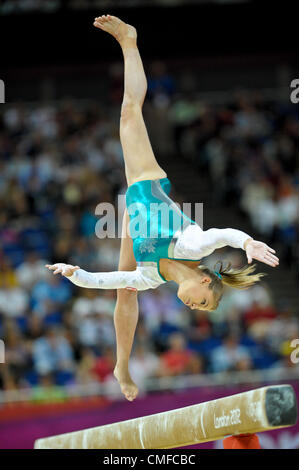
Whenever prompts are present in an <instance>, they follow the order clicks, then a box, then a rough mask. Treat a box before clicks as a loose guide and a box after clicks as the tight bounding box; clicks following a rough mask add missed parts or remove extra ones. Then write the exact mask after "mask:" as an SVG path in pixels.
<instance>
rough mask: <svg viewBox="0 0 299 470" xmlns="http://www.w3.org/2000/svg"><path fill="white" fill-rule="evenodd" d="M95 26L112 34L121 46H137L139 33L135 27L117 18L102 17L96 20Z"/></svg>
mask: <svg viewBox="0 0 299 470" xmlns="http://www.w3.org/2000/svg"><path fill="white" fill-rule="evenodd" d="M93 25H94V26H95V27H96V28H100V29H102V30H103V31H106V32H107V33H109V34H111V35H112V36H113V37H115V39H116V40H117V41H118V42H119V44H120V45H121V46H123V45H125V44H127V43H129V44H130V43H133V44H136V39H137V32H136V29H135V28H134V26H131V25H129V24H127V23H124V22H123V21H121V20H120V19H119V18H117V17H116V16H111V15H102V16H99V17H97V18H95V20H94V23H93Z"/></svg>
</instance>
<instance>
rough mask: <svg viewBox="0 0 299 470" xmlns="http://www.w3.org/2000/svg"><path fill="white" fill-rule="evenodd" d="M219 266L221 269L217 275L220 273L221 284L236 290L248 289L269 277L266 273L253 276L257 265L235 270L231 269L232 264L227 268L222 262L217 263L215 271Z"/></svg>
mask: <svg viewBox="0 0 299 470" xmlns="http://www.w3.org/2000/svg"><path fill="white" fill-rule="evenodd" d="M217 265H219V268H218V269H217V271H216V273H217V272H218V273H219V274H220V276H221V282H222V283H223V284H224V285H226V286H229V287H234V288H235V289H248V288H249V287H251V286H253V285H254V284H255V283H256V282H259V281H260V279H261V278H262V277H263V276H266V275H267V274H266V273H255V274H252V273H254V271H255V270H256V267H257V265H256V264H252V265H245V266H244V267H243V268H239V269H235V268H232V267H231V263H228V264H227V266H226V267H224V265H223V262H222V261H217V263H216V264H215V266H214V269H216V267H217Z"/></svg>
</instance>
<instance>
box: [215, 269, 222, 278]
mask: <svg viewBox="0 0 299 470" xmlns="http://www.w3.org/2000/svg"><path fill="white" fill-rule="evenodd" d="M214 273H215V274H216V276H218V277H219V279H222V276H221V274H220V273H219V272H218V271H214Z"/></svg>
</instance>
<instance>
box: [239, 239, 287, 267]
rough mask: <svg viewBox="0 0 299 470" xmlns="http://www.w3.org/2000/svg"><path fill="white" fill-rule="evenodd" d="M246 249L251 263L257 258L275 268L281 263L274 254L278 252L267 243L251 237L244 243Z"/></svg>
mask: <svg viewBox="0 0 299 470" xmlns="http://www.w3.org/2000/svg"><path fill="white" fill-rule="evenodd" d="M244 249H245V250H246V255H247V260H248V263H249V264H250V263H251V262H252V260H253V259H256V260H258V261H261V262H262V263H265V264H268V265H269V266H272V267H273V268H275V266H278V265H279V259H278V258H277V256H275V255H274V254H273V253H276V251H275V250H273V248H270V247H269V246H268V245H266V243H263V242H259V241H257V240H253V239H252V238H250V239H248V240H246V242H245V243H244Z"/></svg>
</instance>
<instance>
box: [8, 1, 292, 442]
mask: <svg viewBox="0 0 299 470" xmlns="http://www.w3.org/2000/svg"><path fill="white" fill-rule="evenodd" d="M283 5H284V6H283V7H282V4H281V3H279V4H278V5H277V6H272V7H271V8H269V7H268V5H266V3H263V2H249V1H247V2H246V1H242V2H241V1H240V2H226V1H221V2H204V1H202V2H199V1H197V2H195V1H193V2H192V1H183V0H181V1H172V0H167V1H166V0H164V1H161V0H160V1H158V0H156V1H151V2H148V1H141V0H140V1H137V0H136V1H130V2H129V1H121V0H119V1H114V2H113V1H105V2H104V1H98V2H96V1H90V2H89V1H81V2H80V1H74V0H73V1H72V0H70V1H68V2H62V1H47V2H38V1H29V0H28V1H25V0H19V1H12V0H6V1H4V2H2V3H1V6H0V31H1V44H2V45H4V46H2V48H1V71H0V78H1V79H3V80H4V82H5V91H6V104H2V105H1V107H0V338H2V339H3V340H4V343H5V359H6V360H5V363H4V364H0V435H1V439H0V446H1V447H3V448H32V445H33V441H34V439H36V438H38V437H44V436H46V435H51V434H58V433H62V432H67V431H71V430H76V429H80V428H84V427H91V426H96V425H100V424H106V423H108V422H114V421H120V420H122V419H127V418H131V417H136V416H141V415H145V414H151V413H154V412H158V411H165V410H167V409H172V408H176V407H179V406H185V405H189V404H193V403H197V402H200V401H206V400H209V399H213V398H216V397H220V396H225V395H229V394H232V393H236V392H239V391H242V390H246V389H250V388H256V387H257V386H262V385H264V384H271V383H282V382H288V383H292V384H293V385H294V386H295V388H296V391H297V393H298V394H299V388H298V384H299V366H298V364H296V363H293V362H292V361H291V359H290V355H291V352H292V351H293V349H292V348H291V345H290V343H291V341H292V340H293V339H296V338H299V321H298V314H299V310H298V286H299V249H298V248H299V246H298V223H299V193H298V185H299V153H298V151H299V147H298V142H299V113H298V105H296V104H293V103H291V101H290V92H291V89H290V83H291V80H293V79H294V78H297V77H299V68H298V54H297V53H296V52H297V51H296V49H297V46H296V38H295V31H296V23H295V15H294V14H292V9H291V7H289V5H288V3H287V2H284V3H283ZM106 12H107V13H111V14H116V15H118V16H120V17H122V18H124V19H125V20H126V21H127V22H129V23H132V24H134V25H135V26H136V27H137V29H138V31H139V47H140V50H141V54H142V57H143V59H144V62H145V70H146V73H147V76H148V84H149V89H148V95H147V99H146V103H145V107H144V116H145V120H146V124H147V126H148V129H149V134H150V138H151V141H152V144H153V148H154V151H155V153H156V155H157V157H158V159H159V161H161V163H162V165H164V167H165V169H166V170H167V172H168V175H169V177H170V179H171V181H172V183H173V185H174V189H175V191H174V194H173V197H174V198H175V199H176V200H177V201H179V202H181V203H182V202H191V203H195V202H203V203H204V220H203V226H204V229H208V228H210V227H214V226H216V227H219V228H224V227H234V228H239V229H242V230H244V231H246V232H248V233H249V234H251V235H252V236H254V237H255V238H257V239H261V240H263V241H265V242H266V243H268V244H270V245H271V246H272V247H274V248H275V249H276V251H277V253H278V256H279V258H280V260H281V261H280V266H279V268H277V269H275V270H274V269H268V268H267V267H266V266H265V265H261V264H260V265H259V270H263V271H264V272H267V273H268V274H269V275H268V276H267V277H265V278H264V281H263V282H262V283H261V284H260V285H258V286H256V287H254V288H252V289H250V290H248V291H244V292H241V291H233V290H230V289H228V290H227V291H226V293H225V296H224V298H223V301H222V303H221V305H220V306H219V308H218V309H217V311H215V312H211V313H207V312H196V313H194V312H192V313H191V312H189V311H188V310H186V309H185V308H184V305H182V304H181V303H180V302H179V301H178V300H177V298H176V295H175V290H174V288H173V286H169V287H165V286H163V287H162V288H159V290H156V291H148V292H144V293H142V294H140V296H139V305H140V319H139V325H138V328H137V332H136V339H135V345H134V352H133V356H132V361H131V373H132V375H133V378H134V379H135V380H136V382H137V383H138V385H139V387H140V396H139V398H138V399H137V400H136V401H135V402H134V403H128V402H126V401H125V400H124V399H123V398H122V396H120V394H119V391H118V386H117V384H116V382H115V380H114V379H113V375H112V370H113V366H114V351H115V338H114V330H113V319H112V315H113V309H114V303H115V293H114V292H112V291H93V290H87V289H78V288H75V287H74V286H73V285H72V284H70V283H69V282H68V281H67V280H65V279H62V278H56V277H53V276H52V277H51V275H50V276H49V275H48V273H47V272H46V270H45V269H44V264H45V263H46V261H50V262H54V261H65V262H71V263H76V264H79V265H80V266H81V267H83V268H85V269H88V270H90V271H105V270H115V269H116V267H117V263H118V253H119V240H117V239H116V240H111V239H109V240H106V239H104V240H100V239H98V238H97V237H96V236H95V224H96V222H97V221H98V217H97V216H95V207H96V205H97V204H98V203H99V202H104V201H105V202H107V201H110V202H112V203H115V202H116V201H117V195H118V194H121V193H124V191H125V181H124V175H123V173H124V171H123V163H122V152H121V147H120V144H119V137H118V122H119V113H120V104H121V97H122V89H123V77H122V74H123V68H122V62H121V59H122V57H121V52H120V50H119V47H118V45H117V44H116V42H114V41H113V40H111V38H110V37H108V35H106V34H104V33H102V32H100V31H97V30H94V29H93V27H92V19H93V18H94V16H96V15H99V14H102V13H106ZM286 25H287V28H285V26H286ZM218 259H227V260H230V261H232V263H233V264H234V265H235V266H239V265H243V264H244V263H245V262H246V258H245V256H244V253H243V252H241V251H237V250H231V249H227V248H225V249H222V250H218V251H217V252H216V253H214V254H213V255H211V256H210V257H209V258H207V260H205V261H206V262H207V263H208V264H211V265H213V263H214V262H215V261H216V260H218ZM261 442H262V445H263V447H268V448H278V447H284V448H291V447H299V428H298V426H297V427H294V428H292V429H290V430H287V431H284V430H280V431H279V432H276V433H267V434H264V435H261ZM209 446H210V447H211V446H216V447H217V446H218V447H219V446H221V443H214V444H205V445H202V446H199V447H202V448H204V447H209Z"/></svg>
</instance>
